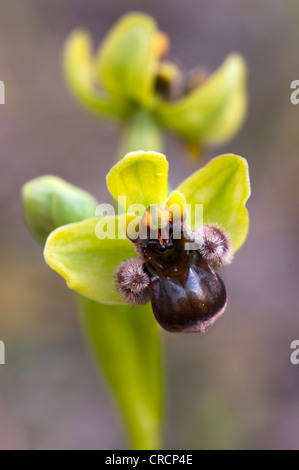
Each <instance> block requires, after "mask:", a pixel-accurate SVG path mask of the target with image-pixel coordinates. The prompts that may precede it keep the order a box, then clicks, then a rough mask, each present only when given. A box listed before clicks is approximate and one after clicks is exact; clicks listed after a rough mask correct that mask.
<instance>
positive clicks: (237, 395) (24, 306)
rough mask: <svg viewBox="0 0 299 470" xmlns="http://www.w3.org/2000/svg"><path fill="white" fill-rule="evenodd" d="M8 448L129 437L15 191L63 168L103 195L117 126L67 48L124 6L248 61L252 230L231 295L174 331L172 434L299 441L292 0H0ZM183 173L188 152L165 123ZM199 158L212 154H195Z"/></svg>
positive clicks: (244, 145) (178, 443)
mask: <svg viewBox="0 0 299 470" xmlns="http://www.w3.org/2000/svg"><path fill="white" fill-rule="evenodd" d="M0 6H1V8H0V79H1V80H3V81H4V83H5V85H6V104H5V105H4V106H0V209H1V231H0V241H1V243H0V260H1V261H0V339H1V340H2V341H4V342H5V344H6V366H0V423H1V426H0V449H121V448H124V446H125V441H124V438H123V433H122V427H121V423H120V421H119V417H118V414H117V412H116V410H115V407H114V404H113V402H112V400H111V398H110V396H109V394H108V393H107V390H106V385H105V383H104V381H103V380H101V379H100V381H99V380H98V377H97V375H96V373H95V370H94V367H93V364H92V361H91V360H90V357H89V354H88V352H87V350H86V348H85V345H84V343H83V340H82V337H81V334H80V332H79V328H78V322H77V317H76V311H75V306H74V302H73V295H72V293H71V292H70V291H68V289H66V287H65V283H64V281H63V280H62V279H60V278H59V277H58V276H57V275H56V273H54V272H52V271H51V270H50V269H49V268H48V267H47V266H46V265H45V263H44V261H43V258H42V250H41V248H40V247H39V246H38V245H37V243H36V242H35V241H34V240H33V238H32V237H31V235H30V234H29V233H28V231H27V229H26V228H25V226H24V223H23V219H22V211H21V205H20V197H19V192H20V188H21V186H22V184H23V183H25V182H26V181H27V180H29V179H32V178H33V177H36V176H39V175H41V174H47V173H48V174H57V175H59V176H61V177H62V178H65V179H66V180H68V181H70V182H72V183H74V184H76V185H79V186H81V187H83V188H84V189H86V190H88V191H90V192H92V193H93V194H94V195H95V196H96V197H97V198H98V199H99V200H100V201H105V200H107V190H106V186H105V175H106V173H107V171H108V170H109V169H110V167H111V166H112V164H113V161H114V156H115V153H116V151H117V147H116V142H117V139H118V134H117V129H116V127H115V126H112V125H109V124H105V123H103V122H102V121H98V120H97V119H95V118H94V117H92V116H90V115H88V114H87V113H86V112H85V111H84V110H82V109H81V107H80V106H79V105H77V103H76V102H74V100H73V99H72V97H71V96H70V93H69V91H68V89H67V88H66V86H65V83H64V79H63V74H62V70H61V52H62V47H63V44H64V41H65V38H66V36H67V35H68V33H69V32H70V31H71V30H72V29H73V28H74V27H76V26H79V25H82V26H85V27H87V28H88V29H90V30H91V31H92V33H93V36H94V40H95V42H96V43H98V42H99V41H100V40H101V38H102V37H103V36H104V35H105V33H106V32H107V30H108V28H109V27H110V26H111V25H112V24H113V22H114V21H115V20H116V19H117V18H118V17H119V16H121V15H122V14H123V13H125V12H127V11H131V10H136V9H138V10H140V11H144V12H149V13H150V14H152V15H154V16H155V18H156V19H157V21H158V23H159V26H160V28H161V29H162V30H164V31H165V32H167V33H168V34H169V35H170V36H171V39H172V52H173V53H174V54H177V55H179V56H180V57H181V58H184V61H185V63H186V65H187V66H189V67H192V66H195V65H197V64H204V65H208V66H210V67H211V68H213V69H214V68H216V67H217V66H218V65H219V64H220V63H221V62H222V60H223V59H224V57H225V56H226V55H227V54H228V53H230V52H231V51H238V52H241V53H242V54H244V56H245V57H246V59H247V61H248V63H249V67H250V81H249V90H250V110H249V115H248V119H247V121H246V124H245V126H244V127H243V129H242V131H241V133H240V134H239V135H238V137H237V138H236V139H235V140H234V141H233V142H231V143H230V144H229V145H228V146H226V147H223V148H221V149H217V150H216V151H214V152H210V154H209V155H208V158H209V157H212V156H215V155H216V154H220V153H224V152H226V151H229V152H233V153H237V154H240V155H242V156H244V157H246V158H247V159H248V161H249V165H250V172H251V180H252V190H253V193H252V197H251V199H250V202H249V206H248V207H249V211H250V215H251V228H250V235H249V238H248V240H247V242H246V244H245V245H244V247H243V248H242V250H241V251H240V252H239V253H238V256H236V259H235V261H234V263H233V264H232V266H231V267H230V268H229V269H227V270H225V271H224V272H223V277H224V278H225V281H226V284H227V289H228V292H229V298H230V300H229V306H228V308H227V310H226V313H225V315H224V316H223V318H222V319H221V320H219V321H218V322H217V323H216V326H215V327H214V328H213V329H211V330H210V331H209V333H208V334H207V335H205V336H203V335H191V336H189V335H186V336H185V335H178V336H172V335H170V334H166V348H167V366H168V384H169V386H168V395H167V408H168V410H167V413H168V416H167V428H166V434H167V447H168V448H171V449H214V448H215V449H253V448H256V449H287V448H290V449H298V448H299V366H294V365H292V364H291V362H290V353H291V350H290V344H291V342H292V341H293V340H295V339H299V288H298V281H299V273H298V261H299V259H298V238H299V211H298V197H299V184H298V183H299V182H298V174H299V158H298V147H299V127H298V126H299V106H294V105H292V104H291V102H290V94H291V90H290V84H291V82H292V81H293V80H295V79H297V80H298V79H299V59H298V48H297V44H298V41H299V27H298V26H299V3H298V1H297V0H293V1H292V0H285V1H284V2H281V1H280V0H262V1H261V0H251V1H250V2H249V1H245V0H227V1H226V2H223V1H222V0H214V1H213V2H211V1H210V0H200V1H199V0H188V2H182V1H181V0H163V1H155V0H154V1H153V0H122V1H121V2H120V1H119V0H51V1H45V0H26V2H24V1H23V0H14V1H13V2H12V1H11V0H0ZM166 153H167V155H168V157H169V159H170V161H171V165H170V178H171V183H172V185H173V186H175V185H176V184H177V183H179V182H180V181H181V180H182V179H183V177H186V176H188V175H189V174H190V173H191V172H192V171H194V170H195V169H196V168H197V167H198V166H199V164H200V163H195V164H193V165H192V164H191V163H188V164H186V161H185V160H184V158H183V155H184V152H183V149H182V147H181V146H180V145H179V144H178V142H177V140H174V139H173V138H172V137H171V136H169V138H168V140H167V145H166ZM202 163H204V162H202Z"/></svg>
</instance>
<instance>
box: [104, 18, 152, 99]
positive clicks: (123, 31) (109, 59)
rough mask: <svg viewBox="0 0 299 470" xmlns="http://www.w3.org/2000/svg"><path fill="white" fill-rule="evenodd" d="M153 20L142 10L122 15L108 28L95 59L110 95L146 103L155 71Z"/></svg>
mask: <svg viewBox="0 0 299 470" xmlns="http://www.w3.org/2000/svg"><path fill="white" fill-rule="evenodd" d="M156 31H157V28H156V24H155V22H154V20H153V19H152V18H151V17H150V16H148V15H145V14H141V13H133V14H128V15H125V16H124V17H122V18H121V19H120V20H119V21H118V22H117V23H116V24H115V25H114V26H113V28H112V29H111V30H110V32H109V33H108V35H107V37H106V39H105V40H104V42H103V45H102V47H101V49H100V52H99V56H98V60H97V71H98V77H99V79H100V80H101V81H102V83H103V84H104V86H105V87H106V88H107V90H109V91H110V92H111V93H112V94H113V95H114V96H117V97H125V98H127V99H130V100H133V101H137V102H139V103H143V104H144V103H147V102H148V100H149V98H150V96H151V93H152V88H153V81H154V75H155V71H156V63H157V57H156V46H155V35H156Z"/></svg>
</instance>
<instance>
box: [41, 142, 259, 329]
mask: <svg viewBox="0 0 299 470" xmlns="http://www.w3.org/2000/svg"><path fill="white" fill-rule="evenodd" d="M167 176H168V162H167V160H166V157H165V156H164V155H162V154H160V153H154V152H143V151H139V152H132V153H129V154H128V155H126V156H125V157H124V158H123V159H122V160H121V161H120V162H118V163H117V164H116V165H115V166H114V167H113V168H112V169H111V171H110V172H109V174H108V175H107V186H108V190H109V191H110V193H111V194H112V196H113V197H114V198H115V199H116V200H118V201H125V207H124V210H127V209H128V207H129V211H128V212H127V213H124V214H122V215H120V216H119V215H105V216H104V215H102V216H101V217H94V218H89V219H86V220H84V221H82V222H76V223H72V224H68V225H65V226H63V227H60V228H58V229H57V230H54V231H53V232H52V233H51V234H50V236H49V238H48V240H47V242H46V246H45V251H44V254H45V259H46V262H47V263H48V264H49V265H50V267H51V268H53V269H54V270H55V271H57V272H58V273H59V274H60V275H61V276H63V278H64V279H65V280H66V282H67V284H68V286H69V287H70V288H71V289H74V290H76V291H77V292H79V293H80V294H82V295H83V296H86V297H89V298H90V299H92V300H96V301H97V302H101V303H106V304H122V303H129V304H131V305H142V304H145V303H147V302H149V301H151V303H152V307H153V311H154V314H155V317H156V319H157V320H158V322H159V323H160V325H162V326H163V327H164V328H165V329H166V330H168V331H173V332H179V331H198V332H204V331H206V330H207V328H208V327H209V326H211V325H212V324H213V323H214V321H215V320H216V318H218V317H219V316H220V315H221V313H222V312H223V310H224V308H225V306H226V291H225V287H224V284H223V281H222V280H221V278H220V277H219V275H218V273H217V272H216V271H218V269H220V268H221V267H222V266H223V265H226V264H228V263H229V262H230V261H231V259H232V254H233V253H235V252H236V251H237V250H238V249H239V248H240V247H241V245H242V244H243V243H244V241H245V239H246V236H247V231H248V212H247V209H246V207H245V204H246V201H247V199H248V197H249V192H250V189H249V177H248V168H247V163H246V160H244V159H243V158H241V157H239V156H236V155H223V156H220V157H218V158H215V159H214V160H212V161H211V162H210V163H209V164H207V165H206V166H205V167H204V168H202V169H200V170H199V171H197V172H196V173H194V174H193V175H192V176H190V177H189V178H188V179H187V180H185V181H184V182H182V183H181V184H180V185H179V186H178V188H177V189H176V190H175V191H174V192H172V193H171V194H168V177H167ZM186 203H187V205H186ZM196 204H200V205H202V207H203V226H202V227H195V226H194V220H195V219H194V216H195V214H194V207H195V205H196ZM136 205H137V212H138V215H136V213H133V211H132V209H131V208H132V207H133V208H134V206H136ZM173 205H174V207H179V208H183V209H182V212H181V214H180V215H179V217H177V216H176V222H175V220H174V219H175V217H174V209H172V207H173ZM140 207H141V209H140ZM185 207H188V208H189V207H190V213H189V214H187V213H186V211H185V209H184V208H185ZM149 208H154V212H153V211H150V210H149ZM152 214H156V216H157V218H156V220H158V222H157V223H156V224H154V225H155V228H156V230H157V237H156V238H155V237H153V236H152V235H151V231H150V228H152V227H150V222H152V218H153V217H152ZM182 214H183V215H182ZM154 218H155V217H154ZM185 218H186V220H187V222H186V224H185V227H184V230H183V229H182V227H183V225H182V222H183V220H184V219H185ZM161 221H162V222H161ZM169 222H170V224H169ZM132 223H134V224H135V226H138V227H140V226H141V227H143V228H145V231H143V235H140V233H139V234H137V235H138V236H136V237H135V239H134V237H133V236H132V231H131V232H129V230H128V229H129V226H130V224H131V225H132ZM167 225H168V228H169V230H170V232H169V231H168V234H167V235H165V233H166V232H165V228H166V226H167ZM104 227H105V228H104ZM120 229H121V230H120ZM109 231H110V235H109ZM175 231H176V232H178V233H179V234H183V235H182V236H181V237H176V236H175ZM100 232H101V233H100ZM135 232H136V231H135ZM103 233H104V236H103ZM186 243H187V244H189V245H188V246H189V247H188V248H186ZM190 243H191V244H192V243H195V248H192V249H190ZM135 248H136V249H135ZM136 315H138V311H136Z"/></svg>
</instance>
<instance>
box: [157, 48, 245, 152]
mask: <svg viewBox="0 0 299 470" xmlns="http://www.w3.org/2000/svg"><path fill="white" fill-rule="evenodd" d="M246 82H247V66H246V63H245V61H244V59H243V57H242V56H241V55H239V54H231V55H229V56H228V57H227V59H226V60H225V62H224V63H223V64H222V65H221V67H220V68H219V69H218V70H216V72H215V73H214V74H213V75H212V76H211V77H210V78H209V79H208V80H207V81H206V82H204V83H203V84H201V85H199V86H198V88H196V89H195V90H193V91H192V92H191V93H189V94H188V95H187V96H186V97H185V98H183V99H181V100H179V101H176V102H173V103H166V102H163V103H161V104H160V107H159V109H158V110H157V113H158V114H159V116H160V119H161V121H162V122H163V123H164V125H165V126H167V127H169V128H170V129H171V130H172V131H174V132H176V133H177V134H179V135H180V136H181V137H183V138H184V139H186V140H188V141H190V142H200V143H203V144H207V145H210V144H212V145H214V144H219V143H222V142H225V141H227V140H229V139H231V138H232V137H233V136H234V135H235V134H236V133H237V131H238V130H239V128H240V127H241V125H242V124H243V121H244V118H245V115H246V110H247V88H246Z"/></svg>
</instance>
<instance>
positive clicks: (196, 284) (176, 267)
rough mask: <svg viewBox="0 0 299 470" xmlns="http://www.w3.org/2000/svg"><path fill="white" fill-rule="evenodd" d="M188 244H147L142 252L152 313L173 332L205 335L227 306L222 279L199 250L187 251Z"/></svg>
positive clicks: (149, 242)
mask: <svg viewBox="0 0 299 470" xmlns="http://www.w3.org/2000/svg"><path fill="white" fill-rule="evenodd" d="M188 241H190V239H189V240H188V239H187V238H186V237H185V236H183V237H182V239H181V240H170V241H169V243H168V244H165V245H164V246H163V245H161V244H160V243H159V242H158V241H157V240H155V241H148V242H145V243H142V248H141V249H142V252H143V255H144V259H145V264H144V268H145V270H146V272H147V273H148V275H149V277H150V284H149V294H150V299H151V302H152V306H153V312H154V314H155V317H156V319H157V321H158V322H159V324H160V325H161V326H162V327H163V328H164V329H165V330H167V331H171V332H181V331H185V332H205V331H206V330H207V329H208V328H209V327H210V326H211V325H212V324H213V323H214V322H215V320H216V319H217V318H218V317H219V316H220V315H221V314H222V312H223V311H224V309H225V306H226V303H227V296H226V289H225V286H224V283H223V281H222V279H221V278H220V276H219V275H218V274H217V273H216V272H215V271H214V269H213V268H212V267H211V266H210V265H209V264H208V263H207V262H206V261H205V260H204V259H203V258H202V256H201V255H200V253H199V252H198V251H197V250H191V251H190V250H186V249H185V243H186V242H188Z"/></svg>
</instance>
